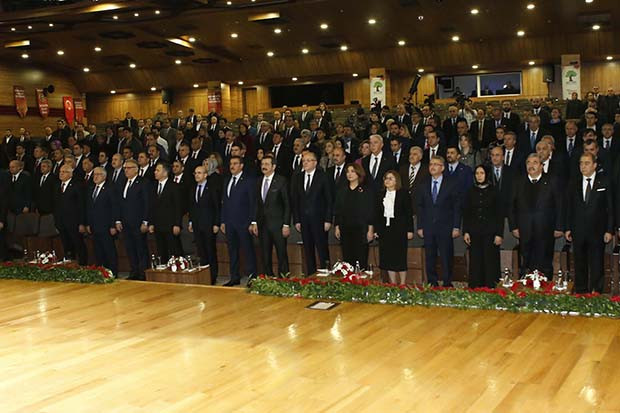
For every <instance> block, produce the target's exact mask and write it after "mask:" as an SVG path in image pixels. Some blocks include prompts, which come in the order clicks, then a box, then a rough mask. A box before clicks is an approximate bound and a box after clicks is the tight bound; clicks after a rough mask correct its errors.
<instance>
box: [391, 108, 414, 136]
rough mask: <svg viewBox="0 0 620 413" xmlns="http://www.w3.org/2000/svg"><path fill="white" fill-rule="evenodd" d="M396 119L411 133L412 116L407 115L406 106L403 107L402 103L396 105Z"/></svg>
mask: <svg viewBox="0 0 620 413" xmlns="http://www.w3.org/2000/svg"><path fill="white" fill-rule="evenodd" d="M395 119H396V121H397V122H398V123H399V124H400V125H405V126H406V127H407V129H409V131H411V124H412V121H411V115H409V114H408V113H407V111H406V110H405V105H403V104H402V103H399V104H398V105H396V116H395Z"/></svg>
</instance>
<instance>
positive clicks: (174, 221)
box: [148, 178, 183, 232]
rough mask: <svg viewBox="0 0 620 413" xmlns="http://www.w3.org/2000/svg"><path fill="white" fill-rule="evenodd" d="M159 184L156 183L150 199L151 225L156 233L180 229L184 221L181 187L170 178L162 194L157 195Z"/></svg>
mask: <svg viewBox="0 0 620 413" xmlns="http://www.w3.org/2000/svg"><path fill="white" fill-rule="evenodd" d="M159 184H160V183H159V182H154V185H153V186H152V189H151V191H150V198H149V215H148V216H149V219H148V221H149V225H154V226H155V230H156V231H160V232H167V231H172V227H173V226H177V227H180V226H181V221H182V219H183V215H182V203H181V195H180V194H179V186H178V185H177V184H175V183H174V181H173V180H172V179H171V178H168V180H167V181H166V184H165V185H164V186H163V189H162V191H161V194H159V195H158V194H157V191H158V189H159Z"/></svg>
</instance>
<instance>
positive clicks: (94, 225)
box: [85, 183, 119, 235]
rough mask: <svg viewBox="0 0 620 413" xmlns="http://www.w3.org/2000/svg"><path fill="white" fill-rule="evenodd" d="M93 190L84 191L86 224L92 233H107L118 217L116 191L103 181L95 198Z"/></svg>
mask: <svg viewBox="0 0 620 413" xmlns="http://www.w3.org/2000/svg"><path fill="white" fill-rule="evenodd" d="M94 190H95V188H92V189H91V191H90V192H86V193H85V196H86V224H87V225H89V226H90V230H91V231H92V232H93V234H106V235H109V231H110V228H113V227H114V224H115V223H116V221H117V220H118V217H119V202H118V192H117V191H116V189H115V188H114V187H113V186H112V185H110V184H108V183H104V184H103V186H102V187H101V190H99V193H98V194H97V199H93V194H94Z"/></svg>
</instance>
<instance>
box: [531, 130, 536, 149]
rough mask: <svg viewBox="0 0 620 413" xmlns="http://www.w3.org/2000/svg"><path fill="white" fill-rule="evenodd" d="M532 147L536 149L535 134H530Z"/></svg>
mask: <svg viewBox="0 0 620 413" xmlns="http://www.w3.org/2000/svg"><path fill="white" fill-rule="evenodd" d="M530 146H531V147H532V148H535V147H536V134H535V133H534V132H532V133H531V134H530Z"/></svg>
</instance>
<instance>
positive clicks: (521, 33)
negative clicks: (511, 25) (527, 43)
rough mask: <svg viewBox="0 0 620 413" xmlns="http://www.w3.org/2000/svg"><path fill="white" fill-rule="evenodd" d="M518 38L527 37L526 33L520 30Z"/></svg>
mask: <svg viewBox="0 0 620 413" xmlns="http://www.w3.org/2000/svg"><path fill="white" fill-rule="evenodd" d="M517 36H519V37H523V36H525V31H523V30H519V31H518V32H517Z"/></svg>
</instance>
